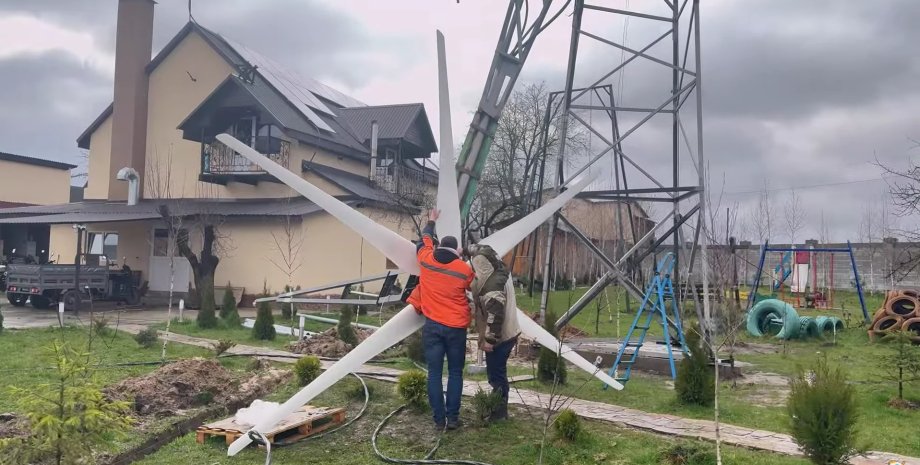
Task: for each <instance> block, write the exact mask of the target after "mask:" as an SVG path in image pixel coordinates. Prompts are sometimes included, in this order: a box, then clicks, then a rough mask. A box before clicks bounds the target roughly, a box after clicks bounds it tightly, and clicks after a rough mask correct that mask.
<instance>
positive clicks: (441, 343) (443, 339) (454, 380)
mask: <svg viewBox="0 0 920 465" xmlns="http://www.w3.org/2000/svg"><path fill="white" fill-rule="evenodd" d="M422 346H423V347H424V348H425V361H426V362H428V403H429V404H430V405H431V412H432V417H433V418H434V421H435V423H437V424H443V423H444V421H445V419H447V420H456V419H457V418H458V417H459V416H460V396H461V395H462V394H463V363H464V362H465V361H466V328H451V327H450V326H444V325H442V324H440V323H438V322H436V321H433V320H425V326H424V327H423V328H422ZM445 355H446V356H447V402H446V404H447V406H446V411H445V402H444V385H443V382H442V381H441V377H442V376H443V371H444V356H445Z"/></svg>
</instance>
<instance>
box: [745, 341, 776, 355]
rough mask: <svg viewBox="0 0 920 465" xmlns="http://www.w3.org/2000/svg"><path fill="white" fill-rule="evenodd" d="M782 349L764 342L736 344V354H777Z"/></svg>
mask: <svg viewBox="0 0 920 465" xmlns="http://www.w3.org/2000/svg"><path fill="white" fill-rule="evenodd" d="M781 350H782V347H780V346H778V345H775V344H766V343H762V342H746V341H738V342H736V343H735V353H736V354H777V353H779V352H780V351H781Z"/></svg>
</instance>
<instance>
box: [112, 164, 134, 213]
mask: <svg viewBox="0 0 920 465" xmlns="http://www.w3.org/2000/svg"><path fill="white" fill-rule="evenodd" d="M115 179H118V180H119V181H128V205H137V198H138V197H139V196H140V176H139V175H138V174H137V170H135V169H134V168H130V167H125V168H122V169H120V170H118V174H117V175H115Z"/></svg>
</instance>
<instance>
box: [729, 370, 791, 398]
mask: <svg viewBox="0 0 920 465" xmlns="http://www.w3.org/2000/svg"><path fill="white" fill-rule="evenodd" d="M734 381H735V388H736V389H737V390H739V391H741V392H743V393H744V397H745V398H746V399H747V400H748V401H749V402H750V403H751V404H753V405H759V406H761V407H781V406H783V405H786V399H787V398H788V397H789V378H787V377H785V376H783V375H778V374H776V373H764V372H754V373H745V374H744V376H742V377H740V378H738V379H736V380H734Z"/></svg>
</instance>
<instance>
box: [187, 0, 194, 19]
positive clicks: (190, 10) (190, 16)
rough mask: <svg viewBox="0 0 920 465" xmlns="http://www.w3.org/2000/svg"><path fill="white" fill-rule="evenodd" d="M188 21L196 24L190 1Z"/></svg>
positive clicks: (189, 0)
mask: <svg viewBox="0 0 920 465" xmlns="http://www.w3.org/2000/svg"><path fill="white" fill-rule="evenodd" d="M188 20H189V22H192V23H194V22H195V17H194V16H192V0H188Z"/></svg>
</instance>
